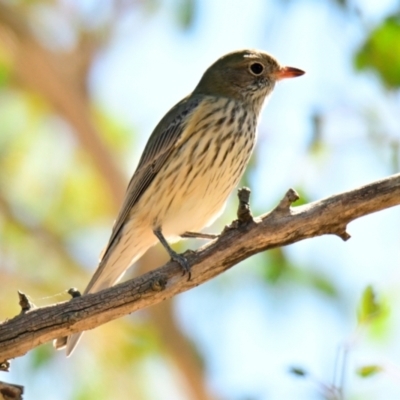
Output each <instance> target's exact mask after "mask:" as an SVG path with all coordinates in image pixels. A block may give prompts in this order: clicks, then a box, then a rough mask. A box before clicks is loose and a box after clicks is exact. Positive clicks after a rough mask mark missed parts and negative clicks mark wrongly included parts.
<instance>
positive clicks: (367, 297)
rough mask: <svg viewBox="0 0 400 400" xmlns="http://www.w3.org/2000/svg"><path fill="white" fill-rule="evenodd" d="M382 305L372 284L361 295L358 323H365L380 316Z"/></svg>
mask: <svg viewBox="0 0 400 400" xmlns="http://www.w3.org/2000/svg"><path fill="white" fill-rule="evenodd" d="M381 312H382V305H381V304H380V303H379V302H378V301H377V299H376V294H375V291H374V289H373V287H372V286H371V285H369V286H367V287H366V288H365V290H364V292H363V294H362V296H361V302H360V305H359V308H358V323H359V324H365V323H368V322H371V321H372V320H374V319H376V318H377V317H379V316H380V314H381Z"/></svg>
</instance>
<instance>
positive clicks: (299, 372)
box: [289, 367, 308, 377]
mask: <svg viewBox="0 0 400 400" xmlns="http://www.w3.org/2000/svg"><path fill="white" fill-rule="evenodd" d="M289 372H290V373H291V374H293V375H296V376H301V377H306V376H307V375H308V372H307V371H306V370H304V369H303V368H299V367H290V369H289Z"/></svg>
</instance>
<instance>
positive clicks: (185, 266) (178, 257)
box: [171, 252, 192, 281]
mask: <svg viewBox="0 0 400 400" xmlns="http://www.w3.org/2000/svg"><path fill="white" fill-rule="evenodd" d="M171 259H172V260H173V261H175V262H177V263H178V264H179V265H180V266H181V267H182V270H183V271H182V276H183V275H185V274H188V281H190V279H191V278H192V273H191V271H190V265H189V262H188V260H187V259H186V257H185V256H183V255H182V254H178V253H175V252H174V253H173V254H171Z"/></svg>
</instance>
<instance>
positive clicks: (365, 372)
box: [356, 365, 383, 378]
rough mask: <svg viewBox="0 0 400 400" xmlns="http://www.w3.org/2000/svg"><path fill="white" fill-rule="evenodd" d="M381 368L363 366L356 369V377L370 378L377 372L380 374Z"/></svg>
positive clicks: (377, 366)
mask: <svg viewBox="0 0 400 400" xmlns="http://www.w3.org/2000/svg"><path fill="white" fill-rule="evenodd" d="M382 370H383V368H382V367H380V366H379V365H365V366H363V367H360V368H358V369H357V371H356V372H357V375H359V376H361V377H362V378H369V377H370V376H373V375H376V374H377V373H379V372H382Z"/></svg>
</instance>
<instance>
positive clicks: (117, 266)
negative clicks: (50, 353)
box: [53, 238, 154, 357]
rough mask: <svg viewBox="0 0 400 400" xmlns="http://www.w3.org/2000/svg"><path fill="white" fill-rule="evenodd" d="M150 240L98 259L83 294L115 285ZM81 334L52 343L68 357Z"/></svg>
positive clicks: (148, 245)
mask: <svg viewBox="0 0 400 400" xmlns="http://www.w3.org/2000/svg"><path fill="white" fill-rule="evenodd" d="M151 240H152V242H149V243H141V244H142V246H141V247H140V248H138V247H135V246H132V247H131V248H130V249H129V251H128V250H126V249H125V251H124V252H119V251H118V250H119V249H117V248H115V249H113V251H112V252H110V253H109V257H107V256H106V257H104V258H103V259H102V260H101V261H100V263H99V266H98V267H97V269H96V271H95V273H94V275H93V277H92V279H91V280H90V282H89V284H88V286H87V287H86V289H85V291H84V293H83V294H84V295H85V294H89V293H96V292H99V291H100V290H103V289H106V288H109V287H111V286H113V285H115V284H116V283H117V282H118V281H119V280H120V279H121V278H122V276H123V275H124V273H125V271H126V270H127V269H128V268H129V267H130V266H131V265H132V264H133V263H134V262H135V261H136V260H138V259H139V258H140V257H141V256H142V254H143V253H144V252H145V251H146V250H147V249H148V248H149V247H150V246H151V245H152V244H154V238H151ZM82 334H83V332H79V333H74V334H72V335H70V336H68V337H62V338H57V339H55V340H54V342H53V345H54V347H55V348H56V349H57V350H61V349H63V348H64V347H65V348H66V354H67V357H68V356H70V355H71V354H72V352H73V350H74V349H75V347H76V346H77V344H78V342H79V339H80V338H81V336H82Z"/></svg>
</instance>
